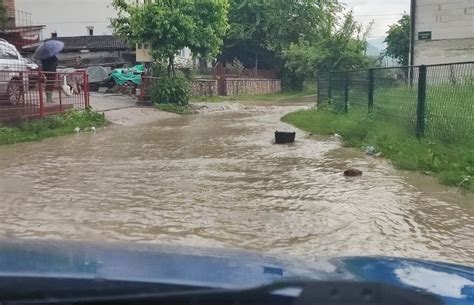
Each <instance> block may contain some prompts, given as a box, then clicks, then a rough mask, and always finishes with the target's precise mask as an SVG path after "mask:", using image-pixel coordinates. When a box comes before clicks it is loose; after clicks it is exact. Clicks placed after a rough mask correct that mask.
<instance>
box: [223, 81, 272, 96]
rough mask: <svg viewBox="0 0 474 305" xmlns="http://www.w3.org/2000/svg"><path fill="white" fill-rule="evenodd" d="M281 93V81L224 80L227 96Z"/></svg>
mask: <svg viewBox="0 0 474 305" xmlns="http://www.w3.org/2000/svg"><path fill="white" fill-rule="evenodd" d="M280 91H281V80H279V79H259V78H228V79H226V93H227V95H254V94H267V93H276V92H280Z"/></svg>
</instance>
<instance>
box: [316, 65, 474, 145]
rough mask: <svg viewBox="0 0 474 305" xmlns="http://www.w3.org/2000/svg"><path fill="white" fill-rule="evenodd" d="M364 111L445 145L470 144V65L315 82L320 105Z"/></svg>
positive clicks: (473, 130)
mask: <svg viewBox="0 0 474 305" xmlns="http://www.w3.org/2000/svg"><path fill="white" fill-rule="evenodd" d="M324 104H327V105H330V106H331V107H332V108H333V109H334V110H336V111H341V112H346V113H347V112H348V113H350V112H356V111H359V112H360V111H364V112H367V113H368V114H371V115H373V116H374V118H380V119H383V120H384V121H392V122H394V123H396V124H399V126H402V127H405V128H406V129H407V131H408V132H409V133H413V134H415V135H417V136H419V137H429V138H434V139H438V140H441V141H445V142H455V141H456V142H457V141H469V142H471V141H472V142H474V62H466V63H455V64H444V65H431V66H410V67H395V68H378V69H368V70H350V71H338V72H331V73H328V74H324V75H320V76H319V78H318V105H320V106H322V105H324Z"/></svg>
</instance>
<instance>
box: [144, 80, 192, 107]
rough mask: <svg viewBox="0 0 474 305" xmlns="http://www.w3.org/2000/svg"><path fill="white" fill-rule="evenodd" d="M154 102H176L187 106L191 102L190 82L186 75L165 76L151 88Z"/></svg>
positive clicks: (151, 96)
mask: <svg viewBox="0 0 474 305" xmlns="http://www.w3.org/2000/svg"><path fill="white" fill-rule="evenodd" d="M150 98H151V101H152V102H153V103H154V104H175V105H180V106H187V105H188V103H189V83H188V81H187V79H186V78H184V77H177V76H176V77H169V76H166V77H163V78H160V80H159V81H158V82H156V83H155V84H154V85H153V86H152V88H151V90H150Z"/></svg>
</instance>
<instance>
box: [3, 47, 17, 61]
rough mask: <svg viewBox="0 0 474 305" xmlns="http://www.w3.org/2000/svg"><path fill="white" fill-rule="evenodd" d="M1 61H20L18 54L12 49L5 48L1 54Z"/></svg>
mask: <svg viewBox="0 0 474 305" xmlns="http://www.w3.org/2000/svg"><path fill="white" fill-rule="evenodd" d="M0 58H1V59H18V53H17V52H15V51H14V50H12V49H9V48H5V49H2V50H1V52H0Z"/></svg>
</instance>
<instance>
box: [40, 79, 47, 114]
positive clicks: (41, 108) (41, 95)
mask: <svg viewBox="0 0 474 305" xmlns="http://www.w3.org/2000/svg"><path fill="white" fill-rule="evenodd" d="M42 81H43V73H42V72H41V71H40V70H38V95H39V116H40V118H42V117H43V116H44V99H43V86H42V85H43V84H42ZM46 81H47V80H46Z"/></svg>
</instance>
